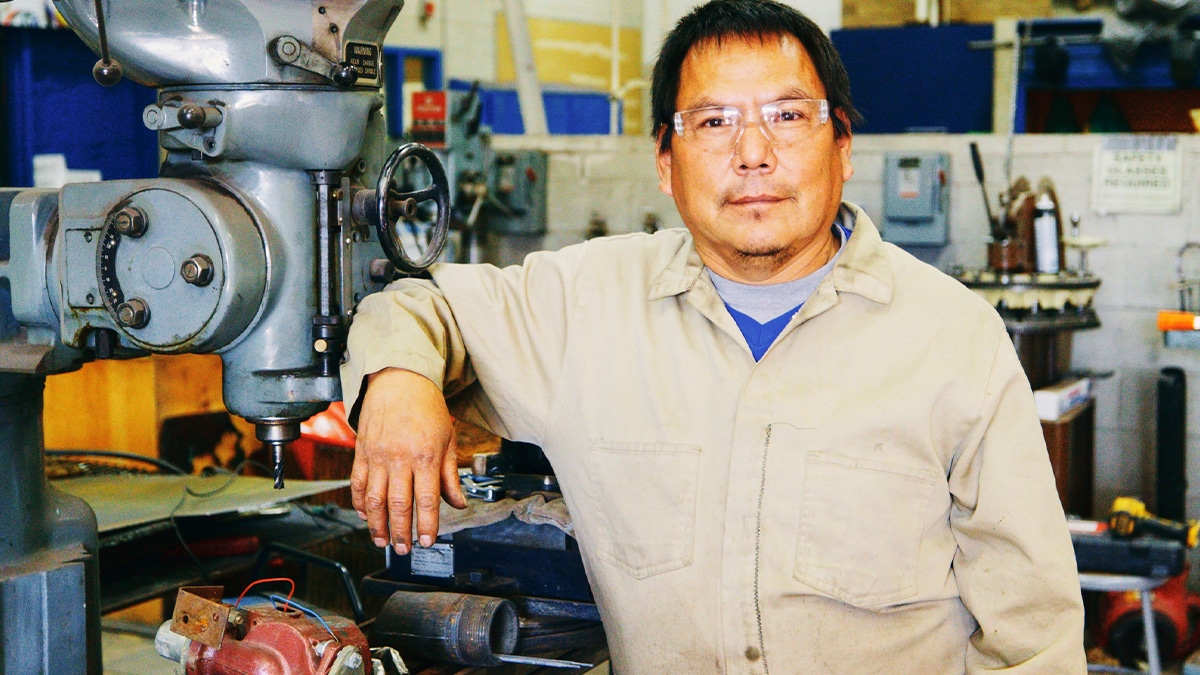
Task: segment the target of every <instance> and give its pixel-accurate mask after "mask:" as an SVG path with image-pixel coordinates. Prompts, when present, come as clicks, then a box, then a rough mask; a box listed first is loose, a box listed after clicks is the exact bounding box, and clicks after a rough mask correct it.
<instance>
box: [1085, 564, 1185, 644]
mask: <svg viewBox="0 0 1200 675" xmlns="http://www.w3.org/2000/svg"><path fill="white" fill-rule="evenodd" d="M1187 576H1188V572H1187V570H1184V571H1183V572H1180V573H1179V574H1178V575H1176V576H1174V577H1171V579H1170V580H1169V581H1167V582H1166V583H1165V584H1163V585H1162V586H1159V587H1158V588H1157V589H1155V590H1154V591H1152V593H1153V596H1154V597H1153V601H1152V603H1151V606H1152V608H1153V610H1154V630H1155V634H1156V636H1157V638H1158V647H1159V652H1160V653H1161V655H1162V657H1163V658H1164V659H1182V658H1186V657H1187V656H1188V655H1189V654H1191V653H1192V652H1193V651H1195V650H1196V648H1197V647H1200V625H1198V621H1200V595H1196V594H1193V593H1189V592H1188V590H1187ZM1097 633H1098V634H1097V644H1099V646H1101V647H1104V648H1106V649H1107V650H1108V653H1110V654H1112V655H1113V656H1114V657H1115V658H1116V659H1118V660H1119V661H1121V663H1123V664H1126V665H1132V664H1134V663H1136V662H1137V661H1138V660H1141V659H1144V658H1145V654H1146V650H1145V636H1144V630H1143V626H1142V605H1141V596H1140V595H1139V594H1138V592H1137V591H1125V592H1113V593H1106V594H1105V595H1104V600H1103V604H1102V606H1101V612H1100V623H1099V624H1098V628H1097Z"/></svg>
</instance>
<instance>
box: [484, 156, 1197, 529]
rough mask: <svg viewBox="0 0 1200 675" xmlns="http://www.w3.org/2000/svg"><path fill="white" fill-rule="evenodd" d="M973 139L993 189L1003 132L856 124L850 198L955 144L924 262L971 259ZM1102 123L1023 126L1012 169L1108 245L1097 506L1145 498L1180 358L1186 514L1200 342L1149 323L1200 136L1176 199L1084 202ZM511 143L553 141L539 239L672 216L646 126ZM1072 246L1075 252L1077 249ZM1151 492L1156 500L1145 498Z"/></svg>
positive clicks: (1099, 266)
mask: <svg viewBox="0 0 1200 675" xmlns="http://www.w3.org/2000/svg"><path fill="white" fill-rule="evenodd" d="M971 141H975V142H977V143H978V144H979V146H980V150H981V152H982V155H983V160H984V164H985V170H986V173H987V177H988V192H989V194H990V195H991V197H992V199H993V203H994V202H995V196H996V194H997V193H999V192H1000V190H1001V189H1002V188H1003V187H1004V185H1005V179H1004V176H1005V173H1004V164H1005V162H1004V158H1005V153H1006V149H1007V139H1006V138H1005V137H1003V136H993V135H970V136H951V135H940V134H930V135H923V134H909V135H897V136H857V137H855V138H854V152H853V163H854V166H855V176H854V178H853V179H851V181H850V183H849V184H847V186H846V190H845V198H846V199H848V200H851V201H854V202H856V203H858V204H860V205H861V206H862V207H863V208H864V209H865V210H866V211H867V213H868V214H869V215H870V216H871V217H872V218H873V219H875V220H876V221H879V220H881V216H882V213H881V211H882V203H883V158H884V155H885V153H887V152H889V151H911V150H931V151H943V152H949V153H950V154H951V170H950V177H949V180H950V185H951V196H950V216H951V217H950V238H951V242H950V244H949V245H948V246H947V247H945V248H944V249H942V250H941V251H937V252H934V253H930V252H922V253H921V257H922V258H923V259H925V260H926V261H927V262H930V263H931V264H933V265H935V266H937V267H939V268H941V269H946V268H948V267H950V266H952V265H964V266H968V267H979V266H982V265H983V264H984V263H985V255H986V253H985V251H986V249H985V246H986V242H987V228H986V216H985V215H984V207H983V200H982V197H981V196H980V192H979V186H978V184H977V183H976V181H975V176H974V172H973V171H972V168H971V157H970V150H969V143H970V142H971ZM1099 143H1100V137H1099V136H1087V135H1077V136H1051V135H1029V136H1018V137H1016V139H1015V142H1014V158H1013V175H1014V176H1022V175H1023V176H1026V177H1028V178H1029V179H1030V180H1031V181H1033V182H1034V183H1036V182H1037V181H1038V180H1039V179H1040V178H1041V177H1043V176H1048V177H1050V178H1051V179H1052V180H1053V181H1054V184H1055V186H1056V188H1057V191H1058V195H1059V199H1060V202H1061V204H1062V208H1063V210H1064V213H1066V214H1070V213H1072V212H1078V213H1079V214H1080V215H1081V216H1082V218H1083V220H1082V232H1083V233H1084V234H1088V235H1096V236H1102V237H1106V238H1107V239H1108V240H1109V242H1110V243H1109V245H1108V246H1106V247H1104V248H1100V249H1097V250H1095V251H1093V252H1092V253H1091V255H1090V256H1089V267H1090V269H1091V270H1092V271H1093V272H1095V273H1096V274H1097V275H1099V276H1100V278H1101V279H1102V285H1101V287H1100V290H1099V292H1098V293H1097V295H1096V300H1095V304H1096V309H1097V311H1098V313H1099V315H1100V320H1101V322H1102V324H1103V325H1102V326H1101V327H1100V328H1098V329H1095V330H1091V331H1083V332H1079V333H1076V334H1075V341H1074V342H1075V349H1074V359H1073V367H1075V368H1081V369H1091V370H1111V371H1113V376H1112V377H1110V378H1108V379H1104V380H1099V381H1098V382H1097V384H1096V387H1095V392H1096V396H1097V408H1096V427H1097V428H1096V502H1095V511H1096V512H1097V513H1104V512H1106V511H1107V509H1108V507H1109V506H1110V505H1111V503H1112V499H1113V497H1114V496H1116V495H1121V494H1133V495H1140V496H1142V497H1143V498H1146V499H1150V500H1152V499H1153V496H1154V495H1153V489H1154V445H1155V382H1156V380H1157V377H1158V372H1159V370H1160V369H1162V368H1163V367H1166V366H1177V367H1180V368H1183V369H1184V371H1185V373H1186V374H1187V376H1188V379H1189V380H1190V385H1191V388H1192V392H1193V394H1192V396H1190V400H1189V403H1188V410H1189V415H1188V417H1189V420H1190V421H1191V425H1190V428H1189V433H1188V448H1187V452H1188V466H1189V471H1188V474H1189V476H1191V477H1192V481H1191V482H1192V485H1191V486H1190V487H1189V492H1188V514H1189V516H1191V517H1197V516H1200V352H1193V351H1188V350H1179V349H1167V348H1165V347H1164V346H1163V343H1162V338H1161V334H1160V333H1159V332H1158V331H1157V329H1156V327H1155V319H1156V314H1157V312H1158V310H1159V309H1175V308H1177V306H1178V302H1179V301H1178V295H1177V293H1176V292H1175V291H1174V290H1173V287H1172V284H1173V282H1174V281H1175V280H1176V272H1175V260H1176V254H1177V253H1178V251H1179V249H1180V247H1181V246H1183V244H1184V243H1186V242H1189V241H1200V194H1198V193H1197V190H1196V189H1195V186H1196V185H1198V184H1200V138H1196V137H1192V136H1181V137H1180V146H1181V151H1182V153H1183V164H1184V170H1183V186H1184V189H1183V194H1184V197H1183V206H1182V210H1181V211H1180V213H1178V214H1174V215H1165V216H1146V215H1100V214H1097V213H1094V212H1093V211H1092V210H1091V198H1092V161H1093V154H1094V151H1095V148H1096V147H1097V146H1098V145H1099ZM496 145H497V146H498V147H501V148H505V147H511V148H516V147H525V148H529V147H540V148H542V149H545V150H547V151H549V152H550V154H551V160H550V178H549V180H550V187H549V191H550V195H549V221H550V233H549V234H548V235H547V236H546V238H545V240H544V242H543V245H544V247H545V248H550V249H554V248H560V247H562V246H564V245H567V244H570V243H574V242H577V241H581V240H582V239H583V236H584V232H585V231H586V229H587V223H588V219H589V218H590V216H591V214H592V213H593V212H595V213H597V214H599V215H600V216H601V217H603V218H604V219H605V220H606V221H607V223H608V226H609V231H610V232H611V233H621V232H632V231H638V230H640V229H641V227H642V220H643V217H644V215H645V213H646V212H647V211H652V212H654V213H657V214H658V215H659V217H660V218H661V219H662V221H663V223H664V224H665V225H666V226H680V225H682V222H681V221H680V219H679V215H678V213H676V212H675V209H674V204H673V202H672V201H671V200H670V198H668V197H666V196H665V195H663V194H662V193H660V192H659V191H658V177H657V174H656V172H655V167H654V156H653V144H652V142H651V141H650V139H648V138H607V137H599V138H597V137H588V138H569V137H559V138H547V139H529V138H497V139H496ZM1073 260H1074V258H1072V261H1073ZM1151 503H1153V502H1151Z"/></svg>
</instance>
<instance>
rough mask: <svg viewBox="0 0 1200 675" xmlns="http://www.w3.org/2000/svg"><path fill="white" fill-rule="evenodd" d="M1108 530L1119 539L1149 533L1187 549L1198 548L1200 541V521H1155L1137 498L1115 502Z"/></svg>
mask: <svg viewBox="0 0 1200 675" xmlns="http://www.w3.org/2000/svg"><path fill="white" fill-rule="evenodd" d="M1108 528H1109V529H1110V530H1112V533H1113V535H1115V536H1117V537H1136V536H1138V535H1142V534H1148V535H1151V536H1155V537H1161V538H1163V539H1171V540H1174V541H1178V542H1181V543H1183V544H1184V545H1185V546H1187V547H1188V548H1196V544H1197V543H1198V542H1200V521H1195V520H1189V521H1188V522H1186V523H1180V522H1177V521H1174V520H1165V519H1163V518H1156V517H1155V516H1154V514H1152V513H1150V512H1149V511H1147V510H1146V505H1145V504H1144V503H1143V502H1142V500H1140V499H1138V498H1136V497H1117V498H1116V499H1114V500H1113V505H1112V511H1111V512H1110V513H1109V515H1108Z"/></svg>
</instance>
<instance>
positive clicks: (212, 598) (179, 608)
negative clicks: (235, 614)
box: [171, 586, 233, 649]
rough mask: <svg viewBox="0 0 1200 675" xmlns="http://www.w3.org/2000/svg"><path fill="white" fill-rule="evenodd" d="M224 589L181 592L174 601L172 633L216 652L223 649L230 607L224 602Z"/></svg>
mask: <svg viewBox="0 0 1200 675" xmlns="http://www.w3.org/2000/svg"><path fill="white" fill-rule="evenodd" d="M224 590H225V589H224V588H223V587H221V586H191V587H187V588H181V589H179V595H178V596H176V598H175V613H174V614H172V615H171V631H172V632H174V633H177V634H179V635H182V636H183V637H185V638H188V639H189V640H193V641H195V642H199V643H200V644H202V645H205V646H207V647H212V648H213V649H220V647H221V641H222V640H224V639H225V623H226V621H228V619H229V610H231V609H233V608H232V607H230V606H229V605H226V604H225V603H223V602H221V593H222V592H224Z"/></svg>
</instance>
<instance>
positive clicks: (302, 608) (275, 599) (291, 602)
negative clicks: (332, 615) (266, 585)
mask: <svg viewBox="0 0 1200 675" xmlns="http://www.w3.org/2000/svg"><path fill="white" fill-rule="evenodd" d="M267 599H268V600H270V601H272V602H278V603H283V604H284V605H288V606H290V607H295V608H296V609H298V610H300V611H301V612H304V613H305V614H307V615H309V616H311V617H312V618H314V619H316V620H317V621H319V622H321V625H322V626H324V627H325V630H327V631H329V634H330V635H333V639H334V640H336V639H337V635H335V634H334V632H333V629H332V628H330V627H329V624H327V623H325V619H322V618H321V615H320V614H317V613H316V612H314V611H312V610H311V609H309V608H307V607H305V606H304V605H301V604H300V603H298V602H296V601H295V600H288V599H287V598H284V597H281V596H278V595H268V596H267Z"/></svg>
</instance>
